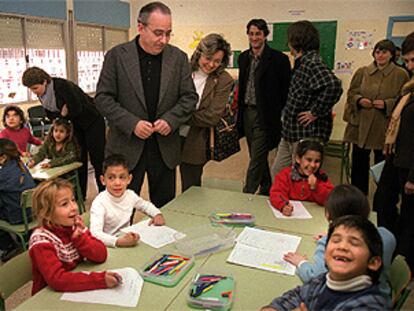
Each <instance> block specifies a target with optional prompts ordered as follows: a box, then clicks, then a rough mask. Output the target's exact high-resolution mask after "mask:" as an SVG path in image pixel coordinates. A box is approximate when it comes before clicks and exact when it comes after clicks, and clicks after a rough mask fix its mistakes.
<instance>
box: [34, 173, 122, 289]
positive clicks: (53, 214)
mask: <svg viewBox="0 0 414 311" xmlns="http://www.w3.org/2000/svg"><path fill="white" fill-rule="evenodd" d="M33 212H34V214H35V215H36V217H37V220H38V221H39V224H41V226H40V227H38V228H37V229H36V230H35V231H34V232H33V234H32V235H31V237H30V242H29V254H30V257H31V259H32V273H33V288H32V294H36V293H37V292H38V291H39V290H41V289H42V288H43V287H45V286H47V285H49V286H50V287H51V288H53V289H54V290H56V291H67V292H68V291H69V292H70V291H72V292H74V291H82V290H93V289H101V288H110V287H115V286H117V285H118V284H120V282H121V277H120V275H118V274H116V273H114V272H108V271H103V272H90V273H89V272H88V273H86V272H70V270H72V269H74V268H75V267H76V266H77V265H78V264H79V263H81V262H83V261H84V260H85V259H87V260H89V261H92V262H96V263H102V262H104V261H105V260H106V257H107V251H106V247H105V245H104V244H103V243H102V242H101V241H100V240H98V239H96V238H94V237H93V236H92V235H91V233H90V232H89V230H88V229H87V228H86V227H85V225H84V224H83V221H82V218H81V217H80V216H79V215H78V205H77V203H76V201H75V198H74V196H73V186H72V184H71V183H70V182H68V181H66V180H63V179H59V178H58V179H54V180H50V181H46V182H43V183H41V184H40V185H39V186H38V187H37V188H36V190H35V192H34V193H33Z"/></svg>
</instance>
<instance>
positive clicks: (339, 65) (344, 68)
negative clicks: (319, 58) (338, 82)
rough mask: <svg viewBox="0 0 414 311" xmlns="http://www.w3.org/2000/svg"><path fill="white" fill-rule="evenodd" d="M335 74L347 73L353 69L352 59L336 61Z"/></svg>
mask: <svg viewBox="0 0 414 311" xmlns="http://www.w3.org/2000/svg"><path fill="white" fill-rule="evenodd" d="M334 71H335V73H336V74H349V75H351V74H352V72H353V71H354V61H337V62H336V63H335V70H334Z"/></svg>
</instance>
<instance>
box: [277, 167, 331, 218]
mask: <svg viewBox="0 0 414 311" xmlns="http://www.w3.org/2000/svg"><path fill="white" fill-rule="evenodd" d="M292 172H293V173H292ZM318 175H319V176H325V177H326V175H325V173H324V172H323V171H322V170H320V171H319V174H318ZM333 188H334V186H333V185H332V183H331V182H330V181H329V179H328V178H327V177H326V180H323V179H322V178H320V177H318V181H317V183H316V188H315V189H314V190H311V188H310V186H309V183H308V179H307V177H306V176H301V175H299V173H298V172H297V170H296V168H293V169H292V167H286V168H284V169H283V170H281V171H280V172H279V174H277V175H276V176H275V180H274V182H273V185H272V187H271V188H270V203H271V204H272V206H273V207H274V208H276V209H278V210H280V211H281V210H282V207H283V206H285V205H286V202H289V200H298V201H310V202H315V203H318V204H319V205H325V202H326V200H327V199H328V196H329V194H330V193H331V191H332V189H333Z"/></svg>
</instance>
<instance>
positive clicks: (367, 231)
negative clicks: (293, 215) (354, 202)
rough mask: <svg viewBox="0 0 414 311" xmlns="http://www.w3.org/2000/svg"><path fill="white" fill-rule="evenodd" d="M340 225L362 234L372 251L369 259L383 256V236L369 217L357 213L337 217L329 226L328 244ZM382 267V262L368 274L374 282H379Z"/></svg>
mask: <svg viewBox="0 0 414 311" xmlns="http://www.w3.org/2000/svg"><path fill="white" fill-rule="evenodd" d="M340 226H344V227H345V228H347V229H356V230H358V231H359V232H360V233H361V236H362V238H363V240H364V242H365V244H366V245H367V247H368V250H369V253H370V257H369V260H371V258H373V257H377V256H378V257H381V258H382V252H383V245H382V240H381V236H380V235H379V233H378V230H377V228H376V227H375V226H374V224H373V223H372V222H370V221H369V220H368V219H367V218H363V217H361V216H355V215H348V216H342V217H339V218H337V219H335V220H334V221H333V222H332V223H331V225H330V227H329V231H328V239H327V242H326V243H327V244H328V243H329V240H330V238H331V236H332V234H333V233H334V231H335V229H336V228H338V227H340ZM381 269H382V263H381V267H380V268H379V269H378V270H377V271H372V270H369V271H368V274H369V276H371V278H372V282H373V283H378V279H379V275H380V273H381Z"/></svg>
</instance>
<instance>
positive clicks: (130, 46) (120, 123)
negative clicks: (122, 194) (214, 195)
mask: <svg viewBox="0 0 414 311" xmlns="http://www.w3.org/2000/svg"><path fill="white" fill-rule="evenodd" d="M138 33H139V35H138V36H137V37H136V38H135V39H134V40H132V41H130V42H127V43H125V44H121V45H118V46H116V47H114V48H113V49H111V50H110V51H108V53H107V54H106V56H105V61H104V64H103V68H102V72H101V75H100V78H99V82H98V86H97V91H96V105H97V107H98V109H99V110H100V111H101V113H102V114H103V115H104V116H105V117H106V119H107V120H108V122H109V136H108V143H107V146H106V155H110V154H114V153H121V154H123V155H124V156H125V157H126V158H127V160H128V165H129V169H130V170H131V173H132V175H133V179H132V182H131V184H130V188H131V189H133V190H134V191H136V192H137V193H138V194H139V193H140V190H141V186H142V183H143V180H144V175H145V173H147V176H148V183H149V195H150V199H151V201H152V202H153V203H154V204H155V205H156V206H157V207H162V206H163V205H165V204H166V203H167V202H169V201H170V200H172V199H173V198H174V196H175V169H176V166H177V165H178V164H179V162H180V146H181V144H180V137H179V134H178V128H179V126H180V125H181V124H183V123H184V122H186V121H187V120H188V119H189V118H190V116H191V114H192V112H193V111H194V110H195V105H196V102H197V100H198V96H197V93H196V91H195V89H194V85H193V81H192V79H191V72H190V65H189V62H188V58H187V55H186V54H185V53H184V52H183V51H181V50H179V49H178V48H176V47H174V46H172V45H169V44H168V42H169V40H170V37H171V11H170V9H169V8H168V7H167V6H166V5H165V4H163V3H161V2H152V3H149V4H147V5H145V6H144V7H142V9H141V10H140V12H139V16H138Z"/></svg>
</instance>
